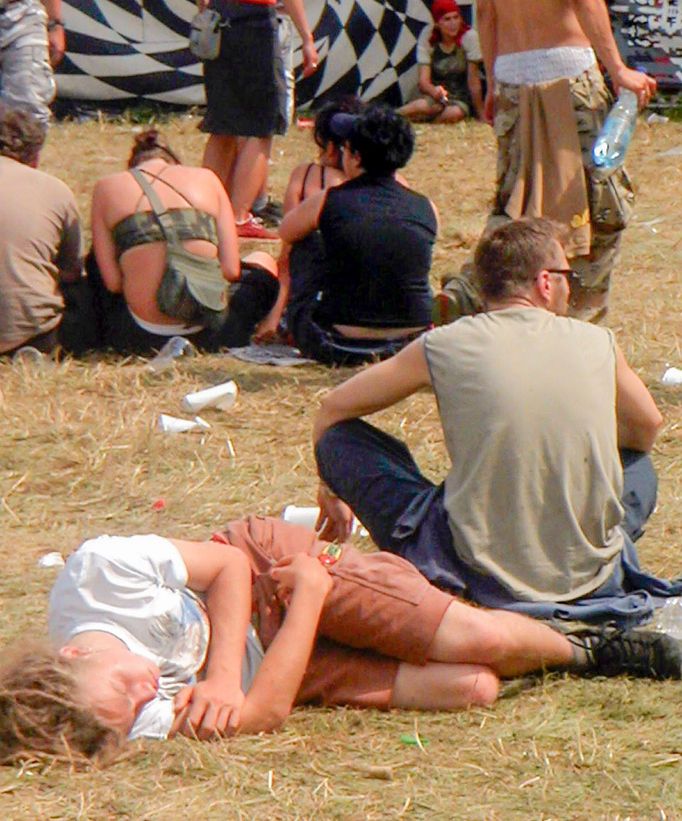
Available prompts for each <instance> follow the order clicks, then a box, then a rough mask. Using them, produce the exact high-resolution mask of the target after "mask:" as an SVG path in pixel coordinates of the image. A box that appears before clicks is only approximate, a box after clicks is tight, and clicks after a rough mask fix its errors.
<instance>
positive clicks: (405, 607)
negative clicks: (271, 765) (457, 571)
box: [213, 516, 453, 709]
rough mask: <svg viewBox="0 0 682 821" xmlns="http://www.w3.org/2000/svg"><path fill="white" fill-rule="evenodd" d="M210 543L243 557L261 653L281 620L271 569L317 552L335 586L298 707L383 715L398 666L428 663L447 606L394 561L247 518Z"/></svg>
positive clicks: (447, 601)
mask: <svg viewBox="0 0 682 821" xmlns="http://www.w3.org/2000/svg"><path fill="white" fill-rule="evenodd" d="M213 538H214V539H216V540H218V541H227V542H229V544H231V545H234V546H235V547H237V548H239V549H240V550H242V551H243V552H244V553H246V555H247V556H248V558H249V561H250V563H251V567H252V571H253V574H254V584H253V600H254V608H255V611H256V616H257V630H258V634H259V636H260V638H261V641H262V642H263V646H264V647H265V648H266V649H267V647H268V646H269V645H270V643H271V642H272V640H273V638H274V636H275V634H276V633H277V630H278V629H279V627H280V626H281V623H282V620H283V618H284V611H283V608H282V606H281V605H280V603H279V601H278V600H277V597H276V594H275V591H276V585H275V583H274V581H273V580H272V579H271V578H270V576H269V570H270V568H271V567H272V565H273V563H274V562H276V561H277V560H278V559H280V558H282V557H283V556H290V555H293V554H296V553H307V554H308V555H311V556H320V554H322V555H321V560H322V561H323V564H325V566H326V567H327V570H328V571H329V573H330V575H331V576H332V579H333V586H332V589H331V591H330V593H329V595H328V596H327V599H326V601H325V604H324V607H323V609H322V614H321V616H320V623H319V631H318V640H317V642H316V645H315V649H314V651H313V655H312V657H311V660H310V663H309V664H308V668H307V670H306V674H305V677H304V680H303V683H302V685H301V689H300V690H299V693H298V697H297V699H296V701H297V703H298V704H305V703H316V704H325V705H338V704H346V705H350V706H356V707H377V708H380V709H387V708H388V707H389V706H390V702H391V695H392V692H393V686H394V683H395V677H396V674H397V671H398V667H399V664H400V662H401V661H406V662H409V663H411V664H418V665H420V664H425V663H426V661H427V658H428V650H429V648H430V646H431V643H432V642H433V638H434V635H435V633H436V630H437V629H438V626H439V625H440V623H441V621H442V619H443V616H444V614H445V611H446V610H447V608H448V607H449V605H450V603H451V602H452V601H453V599H452V596H450V595H449V594H447V593H443V592H442V591H441V590H438V589H437V588H436V587H434V586H433V585H431V584H430V583H429V582H428V581H427V580H426V579H425V578H424V576H422V574H421V573H419V571H418V570H416V568H415V567H414V566H413V565H411V564H410V563H409V562H407V561H405V560H404V559H401V558H400V557H399V556H394V555H393V554H391V553H385V552H375V553H361V552H360V551H359V550H357V549H356V548H354V547H353V546H352V545H349V544H343V545H338V546H336V545H332V546H331V547H330V546H329V545H328V543H327V542H324V541H321V540H320V539H318V538H317V535H316V534H315V533H314V532H313V531H311V530H308V529H307V528H304V527H299V526H296V525H291V524H288V523H286V522H283V521H281V520H280V519H272V518H265V517H260V516H250V517H249V518H248V519H242V520H239V521H235V522H230V523H229V524H228V526H227V528H226V529H225V531H224V533H221V534H218V535H217V536H214V537H213ZM337 548H338V552H339V555H338V557H337V556H336V553H337Z"/></svg>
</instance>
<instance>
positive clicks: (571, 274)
mask: <svg viewBox="0 0 682 821" xmlns="http://www.w3.org/2000/svg"><path fill="white" fill-rule="evenodd" d="M545 271H547V273H548V274H561V275H562V276H565V277H566V281H567V282H568V285H569V287H570V286H571V285H582V281H583V280H582V277H581V276H580V274H579V273H578V272H577V271H576V270H575V268H545Z"/></svg>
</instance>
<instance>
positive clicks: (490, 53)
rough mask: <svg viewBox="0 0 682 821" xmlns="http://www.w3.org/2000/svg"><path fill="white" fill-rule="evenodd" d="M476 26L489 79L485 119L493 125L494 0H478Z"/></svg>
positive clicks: (495, 43)
mask: <svg viewBox="0 0 682 821" xmlns="http://www.w3.org/2000/svg"><path fill="white" fill-rule="evenodd" d="M476 26H477V29H478V37H479V40H480V43H481V54H482V55H483V64H484V65H485V73H486V77H487V79H488V89H487V92H486V96H485V103H484V107H483V119H484V120H485V121H486V122H487V123H489V124H490V125H492V122H493V117H494V116H495V59H496V58H497V20H496V17H495V4H494V2H493V0H476Z"/></svg>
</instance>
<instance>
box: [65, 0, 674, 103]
mask: <svg viewBox="0 0 682 821" xmlns="http://www.w3.org/2000/svg"><path fill="white" fill-rule="evenodd" d="M305 5H306V12H307V15H308V20H309V22H310V25H311V27H312V29H313V31H314V36H315V41H316V44H317V49H318V52H319V54H320V56H321V58H322V60H321V64H320V69H319V70H318V71H317V73H316V74H314V75H313V76H312V77H310V78H308V79H305V80H303V79H301V80H299V82H298V84H297V100H298V104H299V105H305V104H308V103H311V102H313V101H320V100H321V99H323V98H324V97H325V95H329V94H337V93H345V94H355V93H357V94H359V95H360V96H361V97H362V98H363V99H366V100H370V99H373V98H375V97H382V98H384V99H386V100H387V101H388V102H390V103H393V104H399V103H400V102H402V101H403V100H404V99H405V98H406V97H408V96H409V95H410V93H411V92H412V90H413V89H414V88H415V86H416V66H415V49H416V43H417V39H418V37H419V34H420V33H421V32H422V30H423V29H424V28H425V27H426V26H428V25H429V24H430V22H431V15H430V13H429V8H430V5H431V3H430V0H386V1H385V2H379V0H305ZM461 5H462V8H463V12H464V15H465V16H466V17H467V18H468V19H471V14H472V6H473V5H474V2H473V0H464V2H461ZM609 5H610V8H611V15H612V19H613V21H614V29H615V31H616V36H617V39H618V41H619V45H620V48H621V51H622V52H623V53H624V54H625V55H626V56H627V58H628V62H629V63H630V64H631V65H634V66H636V67H639V68H642V69H644V70H646V71H649V72H651V73H653V74H654V75H655V76H657V78H658V79H659V82H660V84H661V85H662V86H667V87H673V88H674V87H677V88H679V87H680V86H681V85H682V0H610V3H609ZM63 9H64V20H65V23H66V28H67V36H68V53H67V56H66V58H65V60H64V62H63V63H62V65H61V66H60V69H59V73H58V75H57V81H58V86H59V95H60V96H61V97H66V98H74V99H86V100H97V101H115V100H126V99H131V98H136V97H137V98H140V97H141V98H146V99H150V100H157V101H161V102H169V103H179V104H184V105H193V104H200V103H202V102H203V100H204V93H203V87H202V78H201V65H200V64H199V63H197V62H196V60H195V58H194V57H193V56H192V55H191V54H190V53H189V51H188V49H187V36H188V31H189V21H190V20H191V18H192V16H193V15H194V13H195V11H196V6H195V4H194V2H193V0H63ZM296 64H297V66H298V65H299V64H300V51H298V50H297V53H296Z"/></svg>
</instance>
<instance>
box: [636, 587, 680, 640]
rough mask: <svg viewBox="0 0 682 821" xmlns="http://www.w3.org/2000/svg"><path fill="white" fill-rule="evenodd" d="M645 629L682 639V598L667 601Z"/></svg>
mask: <svg viewBox="0 0 682 821" xmlns="http://www.w3.org/2000/svg"><path fill="white" fill-rule="evenodd" d="M644 629H645V630H654V631H655V632H657V633H665V634H666V635H668V636H672V637H673V638H674V639H678V640H679V639H682V596H672V597H671V598H669V599H666V601H665V604H664V605H663V607H659V608H658V609H657V610H656V611H655V612H654V617H653V619H652V620H651V621H650V622H647V624H646V627H645V628H644Z"/></svg>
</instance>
